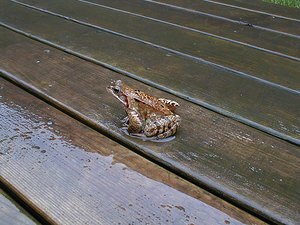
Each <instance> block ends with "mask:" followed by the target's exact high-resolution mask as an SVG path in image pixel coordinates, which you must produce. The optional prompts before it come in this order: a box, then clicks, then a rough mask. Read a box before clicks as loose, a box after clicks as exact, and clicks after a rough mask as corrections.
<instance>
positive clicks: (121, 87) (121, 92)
mask: <svg viewBox="0 0 300 225" xmlns="http://www.w3.org/2000/svg"><path fill="white" fill-rule="evenodd" d="M106 89H107V91H108V92H109V93H111V94H112V95H113V96H114V97H115V98H116V99H117V100H118V101H119V102H120V103H121V104H122V105H123V106H125V107H127V105H128V101H127V95H126V94H125V89H126V85H125V84H124V83H123V82H122V81H121V80H117V81H113V82H112V83H111V85H110V86H108V87H107V88H106Z"/></svg>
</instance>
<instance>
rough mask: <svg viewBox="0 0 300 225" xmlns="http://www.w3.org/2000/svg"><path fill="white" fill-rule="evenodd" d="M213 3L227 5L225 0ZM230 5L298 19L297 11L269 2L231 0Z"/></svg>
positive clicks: (299, 17) (299, 16) (217, 0)
mask: <svg viewBox="0 0 300 225" xmlns="http://www.w3.org/2000/svg"><path fill="white" fill-rule="evenodd" d="M213 2H216V3H221V4H222V3H223V4H228V1H227V0H216V1H213ZM230 5H233V6H236V7H242V8H246V9H252V10H258V11H262V12H265V13H268V14H275V15H280V16H284V17H289V18H293V19H297V20H299V19H300V15H299V9H296V8H291V7H286V6H282V5H277V4H273V3H270V2H264V1H260V0H252V1H248V0H231V1H230Z"/></svg>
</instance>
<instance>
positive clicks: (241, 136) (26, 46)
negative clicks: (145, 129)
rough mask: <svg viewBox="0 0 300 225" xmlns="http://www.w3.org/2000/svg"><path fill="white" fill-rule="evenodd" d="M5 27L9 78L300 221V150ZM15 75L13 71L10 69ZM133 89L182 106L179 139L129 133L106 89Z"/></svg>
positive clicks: (4, 64)
mask: <svg viewBox="0 0 300 225" xmlns="http://www.w3.org/2000/svg"><path fill="white" fill-rule="evenodd" d="M1 30H2V33H1V35H0V37H3V40H1V42H2V43H3V44H2V48H1V51H0V55H1V58H0V65H1V66H0V68H2V76H5V77H7V78H8V79H12V80H14V81H15V82H17V83H19V84H20V85H23V86H24V87H25V88H29V89H30V90H31V91H33V92H34V93H35V94H37V95H39V96H42V97H43V98H45V99H46V100H47V101H50V102H52V104H55V105H56V106H57V107H60V108H61V109H63V110H64V111H66V112H68V113H69V114H72V115H73V116H74V117H76V118H79V119H81V120H83V121H85V122H86V123H88V124H89V125H90V126H93V127H94V128H95V129H98V130H99V131H101V132H104V133H106V134H108V135H112V136H114V137H115V138H117V139H118V140H119V141H120V142H123V143H125V144H126V145H127V146H130V147H132V148H134V149H136V151H139V152H142V153H143V154H146V155H148V156H149V157H151V158H152V159H153V160H155V161H158V162H160V163H162V164H164V165H165V166H167V167H168V168H169V169H172V170H173V171H176V172H178V173H180V174H182V175H183V176H185V177H187V178H188V179H191V180H193V182H195V183H197V184H199V185H202V186H205V187H207V188H209V189H210V190H211V191H213V192H214V193H218V194H220V195H222V196H224V197H225V198H227V199H228V200H230V201H234V202H236V203H237V204H239V205H241V206H244V207H246V208H248V209H249V210H253V211H255V212H257V213H259V214H260V215H262V216H264V217H266V218H268V219H270V220H272V221H275V222H282V223H291V224H292V223H294V222H295V221H297V220H298V219H299V215H300V214H299V209H300V207H299V202H297V201H296V200H295V199H299V196H300V193H299V190H300V189H299V186H300V184H299V182H300V181H299V179H298V174H299V170H300V168H299V165H300V159H299V148H298V147H297V146H295V145H293V144H290V143H288V142H286V141H283V140H280V139H277V138H274V137H272V136H270V135H267V134H265V133H263V132H261V131H258V130H256V129H253V128H251V127H248V126H246V125H243V124H241V123H239V122H236V121H234V120H231V119H229V118H227V117H223V116H220V115H219V114H217V113H214V112H212V111H210V110H207V109H205V108H202V107H200V106H198V105H196V104H192V103H191V102H188V101H183V100H182V99H179V98H177V97H175V96H171V95H169V94H167V93H164V92H162V91H160V90H158V89H155V88H153V87H149V86H147V85H144V84H142V83H140V82H138V81H136V80H134V79H131V78H129V77H127V76H124V75H122V74H118V73H115V72H113V71H110V70H108V69H105V68H103V67H100V66H98V65H95V64H93V63H89V62H86V61H84V60H82V59H79V58H77V57H74V56H71V55H69V54H67V53H64V52H61V51H58V50H56V49H54V48H52V47H50V46H47V45H44V44H41V43H38V42H35V41H33V40H30V39H28V38H24V37H22V36H21V35H18V34H14V33H13V32H11V31H7V30H6V31H5V32H3V31H4V30H3V29H1ZM3 69H5V70H7V72H5V71H3ZM117 79H122V80H123V81H124V82H126V83H127V84H129V85H130V86H132V87H135V88H138V89H140V90H144V91H146V92H148V93H152V94H153V95H155V96H158V97H165V98H170V99H173V100H175V101H178V102H179V104H180V105H181V106H182V107H181V108H180V109H179V110H178V114H179V115H180V116H181V117H182V119H183V122H182V126H181V127H180V130H179V132H178V134H177V136H176V138H175V139H174V140H173V141H170V142H164V143H156V142H145V141H142V140H140V139H136V138H131V137H128V136H127V135H126V134H125V133H123V132H122V130H121V129H120V127H121V126H122V122H121V120H122V119H123V118H124V117H125V113H124V111H123V109H122V108H121V107H120V105H119V104H118V103H117V102H115V100H114V99H113V97H112V96H111V95H110V94H108V93H107V91H106V86H107V85H108V84H109V83H110V82H111V81H112V80H117Z"/></svg>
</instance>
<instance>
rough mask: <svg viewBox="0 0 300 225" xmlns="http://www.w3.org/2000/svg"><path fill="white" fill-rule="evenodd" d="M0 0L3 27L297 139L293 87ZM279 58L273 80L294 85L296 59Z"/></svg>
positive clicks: (296, 98) (269, 66) (269, 67)
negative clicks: (278, 72) (24, 33)
mask: <svg viewBox="0 0 300 225" xmlns="http://www.w3.org/2000/svg"><path fill="white" fill-rule="evenodd" d="M1 2H5V4H4V6H5V7H1V9H0V10H2V11H1V13H0V19H1V21H2V24H4V25H5V26H11V27H13V29H18V30H20V29H21V30H22V31H23V32H26V33H27V34H28V35H31V36H32V35H35V36H36V38H37V39H39V40H42V41H44V42H46V43H48V44H51V45H55V46H56V47H59V48H62V49H65V50H67V51H72V53H73V54H78V55H80V56H81V57H85V58H88V59H89V60H96V61H97V62H98V63H100V64H102V65H105V66H108V67H110V68H112V69H114V70H117V71H122V72H124V73H126V74H127V75H128V76H131V77H134V78H135V79H139V80H141V81H143V82H145V83H148V84H151V85H152V86H155V87H159V88H160V89H163V90H166V91H169V92H170V93H174V94H176V95H178V96H181V97H182V98H184V99H188V100H189V101H192V102H194V103H196V104H199V105H202V106H205V107H207V108H210V109H212V110H214V111H216V112H219V113H222V114H224V115H226V116H230V117H233V118H235V119H236V120H240V121H242V122H243V123H246V124H249V125H251V126H253V127H257V128H259V129H261V130H264V131H265V132H268V133H271V134H273V135H276V136H279V137H281V138H284V139H287V140H289V141H292V142H296V143H299V136H298V131H299V125H298V120H297V118H298V109H299V92H298V91H293V90H290V89H288V88H285V87H278V86H276V85H275V84H270V83H268V82H267V81H262V80H257V79H254V78H253V77H249V76H244V75H241V74H238V73H234V72H231V71H228V70H226V69H220V68H217V67H214V66H212V65H209V64H207V63H202V62H199V61H195V60H192V59H189V58H187V57H184V56H179V55H176V54H172V53H170V52H169V51H166V50H162V49H158V48H154V47H152V46H150V45H146V44H143V43H140V42H136V41H133V40H129V39H127V38H121V37H119V36H116V35H113V34H111V33H108V32H104V31H100V30H96V29H93V28H90V27H87V26H84V25H80V24H77V23H74V22H71V21H68V20H63V19H61V18H59V17H56V16H51V15H48V14H45V13H42V12H38V11H36V10H32V9H29V8H27V7H24V6H21V5H19V4H16V3H12V2H7V1H3V0H1ZM3 37H4V36H3ZM6 41H8V40H3V42H4V43H5V42H6ZM224 57H225V58H226V57H227V56H224ZM274 57H278V56H274ZM262 60H263V59H262ZM281 60H282V64H281V66H282V69H283V68H285V69H284V71H282V74H284V75H285V76H282V74H280V76H279V77H278V76H275V77H274V79H275V80H276V79H279V80H282V77H289V79H286V80H285V81H286V82H287V83H289V84H290V85H295V84H298V83H299V76H298V74H297V72H298V65H299V63H296V62H294V61H293V62H294V63H295V64H293V65H292V64H290V62H291V60H290V59H284V58H282V59H281ZM264 62H265V64H266V65H265V71H267V73H269V74H270V73H272V71H273V70H274V67H273V66H275V65H274V64H273V62H268V61H264ZM254 67H255V66H254ZM286 71H294V72H290V73H288V72H286ZM288 74H289V75H288ZM170 77H172V79H170ZM287 86H289V85H287ZM186 87H189V88H188V89H187V88H186Z"/></svg>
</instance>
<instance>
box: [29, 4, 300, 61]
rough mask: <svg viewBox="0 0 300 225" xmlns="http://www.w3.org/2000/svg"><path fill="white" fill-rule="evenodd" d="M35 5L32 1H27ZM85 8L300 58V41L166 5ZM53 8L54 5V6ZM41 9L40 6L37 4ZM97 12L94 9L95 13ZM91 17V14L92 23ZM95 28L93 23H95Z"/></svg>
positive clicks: (106, 5) (113, 5)
mask: <svg viewBox="0 0 300 225" xmlns="http://www.w3.org/2000/svg"><path fill="white" fill-rule="evenodd" d="M25 2H26V3H30V4H31V3H32V1H25ZM84 2H85V3H86V4H96V6H97V7H111V8H112V9H115V10H122V11H125V12H123V13H129V14H134V15H137V16H144V17H149V19H154V20H160V21H161V22H163V23H164V22H167V23H172V24H173V25H174V26H178V25H180V26H184V28H183V29H195V30H196V31H198V32H202V33H203V34H205V33H206V35H208V36H209V35H210V34H211V35H216V36H219V38H225V39H227V40H230V41H236V42H239V43H240V44H248V45H251V47H254V48H255V47H259V48H260V50H266V51H269V50H270V51H274V52H273V53H274V54H276V53H280V54H285V55H288V56H293V57H298V58H299V54H300V52H299V50H298V49H299V47H297V46H299V39H298V38H295V37H290V36H288V35H284V34H276V35H274V32H271V31H267V30H262V29H256V28H254V27H251V26H246V25H243V24H238V23H233V22H230V21H227V20H224V19H220V18H214V17H212V16H208V15H206V14H198V13H192V12H189V11H185V10H181V9H178V8H171V7H168V6H165V5H158V4H153V3H151V2H148V1H139V0H131V1H126V0H114V1H110V0H90V1H88V2H87V1H84ZM51 4H53V2H51ZM35 5H36V6H38V7H41V3H40V2H39V3H38V4H35ZM94 10H95V9H94ZM91 17H92V15H91V14H89V16H88V18H89V20H90V21H92V20H91ZM97 22H98V21H97ZM92 23H93V24H94V22H92Z"/></svg>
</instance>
